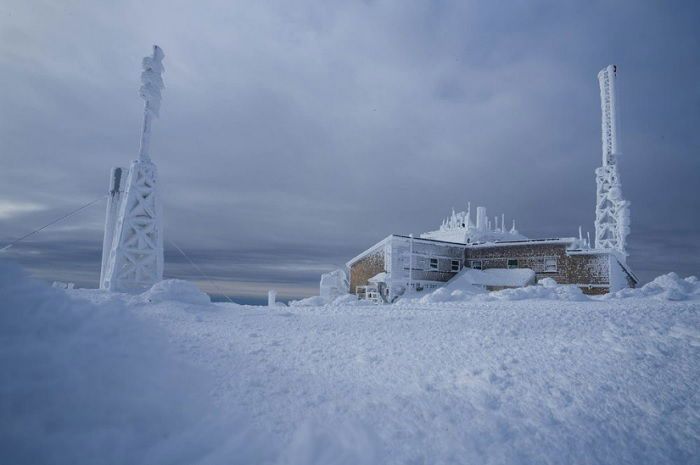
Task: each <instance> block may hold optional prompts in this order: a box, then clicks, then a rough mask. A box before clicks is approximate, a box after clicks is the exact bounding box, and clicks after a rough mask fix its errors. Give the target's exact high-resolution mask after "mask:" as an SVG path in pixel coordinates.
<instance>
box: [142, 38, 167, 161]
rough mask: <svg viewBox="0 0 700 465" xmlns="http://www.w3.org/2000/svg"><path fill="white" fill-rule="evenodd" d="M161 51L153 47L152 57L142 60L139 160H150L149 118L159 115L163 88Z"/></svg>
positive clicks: (163, 55) (155, 46)
mask: <svg viewBox="0 0 700 465" xmlns="http://www.w3.org/2000/svg"><path fill="white" fill-rule="evenodd" d="M164 57H165V54H164V53H163V49H162V48H160V47H159V46H157V45H154V46H153V55H151V56H149V57H145V58H144V59H143V72H142V73H141V84H142V85H141V89H139V94H140V95H141V97H142V98H143V99H144V101H145V104H144V108H143V130H142V131H141V149H140V150H139V160H150V156H149V153H148V151H149V149H150V145H151V118H152V117H153V116H155V117H158V116H159V113H160V91H161V89H163V88H164V87H165V85H164V84H163V78H162V76H161V74H162V73H163V71H164V68H163V58H164Z"/></svg>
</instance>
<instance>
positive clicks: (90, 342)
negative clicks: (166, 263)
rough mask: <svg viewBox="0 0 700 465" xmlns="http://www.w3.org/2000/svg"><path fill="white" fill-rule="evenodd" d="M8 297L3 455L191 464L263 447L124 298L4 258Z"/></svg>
mask: <svg viewBox="0 0 700 465" xmlns="http://www.w3.org/2000/svg"><path fill="white" fill-rule="evenodd" d="M171 284H172V283H171ZM165 287H169V286H168V285H167V284H166V285H165ZM169 288H171V287H169ZM179 295H182V294H179ZM0 303H1V308H0V341H1V342H2V350H1V351H0V371H1V372H2V384H1V385H0V398H1V399H2V401H1V402H0V456H1V457H2V461H3V463H7V464H13V465H19V464H40V463H52V464H82V463H85V464H88V463H89V464H123V463H132V464H142V463H143V464H161V463H162V464H166V463H167V464H171V463H183V464H184V463H194V462H197V461H199V460H202V459H203V458H205V457H206V456H207V455H208V454H210V453H213V452H214V451H216V450H217V449H220V448H222V447H224V446H226V445H229V446H231V447H233V446H235V447H241V455H240V457H248V458H251V459H256V460H257V459H258V458H261V457H262V456H263V455H264V454H260V452H261V451H262V450H264V449H262V448H261V449H260V450H258V451H255V452H254V453H255V457H253V456H252V454H253V452H251V451H250V449H249V448H248V447H243V444H242V442H248V441H250V439H249V438H245V437H244V436H245V435H244V434H243V433H242V431H245V429H244V428H242V427H241V426H240V425H238V424H236V423H235V421H234V420H229V419H227V420H226V421H227V423H226V425H225V426H226V427H225V428H223V427H222V426H223V423H222V419H221V418H216V415H213V414H214V412H215V409H214V408H213V406H212V404H211V401H210V397H209V396H208V391H209V388H210V386H209V385H208V383H207V382H206V381H204V379H205V376H204V375H205V373H204V372H203V371H200V370H196V369H194V368H193V367H192V366H190V365H188V364H183V363H182V362H177V361H176V360H175V359H174V358H173V356H172V355H173V353H172V350H170V348H169V346H168V344H167V338H166V335H165V334H164V333H163V332H162V330H160V329H159V328H158V327H157V326H155V325H154V324H153V323H152V322H149V321H144V320H142V319H139V318H137V317H136V316H135V315H134V314H133V313H132V311H130V309H129V308H128V307H126V306H124V305H123V304H122V303H121V302H120V301H119V300H114V299H113V300H110V301H106V302H104V303H103V304H102V305H99V306H97V305H93V304H91V303H89V302H87V301H84V300H77V299H71V298H70V297H69V296H68V295H67V294H66V293H65V291H63V290H60V289H54V288H51V287H48V286H47V285H46V284H45V283H43V282H39V281H33V280H30V279H28V278H27V277H26V276H25V274H24V272H23V271H22V270H20V269H19V268H18V267H16V266H13V265H9V264H7V263H3V262H0ZM229 414H231V415H232V418H235V417H236V416H238V415H239V413H237V412H229Z"/></svg>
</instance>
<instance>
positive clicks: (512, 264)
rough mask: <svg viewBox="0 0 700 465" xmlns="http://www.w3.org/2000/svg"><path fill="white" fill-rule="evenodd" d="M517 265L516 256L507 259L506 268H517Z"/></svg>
mask: <svg viewBox="0 0 700 465" xmlns="http://www.w3.org/2000/svg"><path fill="white" fill-rule="evenodd" d="M517 267H518V260H517V259H516V258H509V259H508V268H517Z"/></svg>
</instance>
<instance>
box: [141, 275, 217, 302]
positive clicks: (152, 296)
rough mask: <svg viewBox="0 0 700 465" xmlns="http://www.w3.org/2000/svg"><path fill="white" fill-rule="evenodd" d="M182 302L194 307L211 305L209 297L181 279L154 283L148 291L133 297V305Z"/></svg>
mask: <svg viewBox="0 0 700 465" xmlns="http://www.w3.org/2000/svg"><path fill="white" fill-rule="evenodd" d="M168 301H175V302H182V303H186V304H194V305H207V304H209V303H211V300H210V299H209V296H208V295H207V294H206V293H204V292H202V291H200V290H199V288H198V287H197V286H195V285H194V284H192V283H190V282H189V281H183V280H181V279H166V280H163V281H161V282H159V283H156V284H154V285H153V287H151V288H150V289H149V290H148V291H146V292H144V293H143V294H140V295H138V296H135V297H134V303H159V302H168Z"/></svg>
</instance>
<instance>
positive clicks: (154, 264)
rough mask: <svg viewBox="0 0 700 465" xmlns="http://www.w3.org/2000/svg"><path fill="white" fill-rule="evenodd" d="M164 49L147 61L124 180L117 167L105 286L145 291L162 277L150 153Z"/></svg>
mask: <svg viewBox="0 0 700 465" xmlns="http://www.w3.org/2000/svg"><path fill="white" fill-rule="evenodd" d="M164 56H165V55H164V54H163V50H162V49H161V48H160V47H158V46H157V45H154V46H153V55H152V56H149V57H146V58H144V59H143V72H142V73H141V82H142V86H141V91H140V94H141V97H143V99H144V100H145V101H146V104H145V108H144V115H143V131H142V134H141V149H140V152H139V158H138V159H137V160H135V161H133V162H132V163H131V166H130V167H129V174H128V176H127V178H126V180H125V181H124V180H123V179H122V178H121V176H122V173H124V172H125V170H124V169H123V168H115V169H113V170H112V180H111V184H110V196H109V202H108V205H107V218H106V221H105V237H104V244H103V249H102V254H103V257H102V273H101V277H100V288H102V289H109V290H111V291H118V292H140V291H143V290H145V289H148V288H150V287H151V286H152V285H153V284H155V283H157V282H158V281H161V280H162V279H163V228H162V226H161V206H160V199H159V198H158V185H157V170H156V165H154V164H153V162H151V157H150V155H149V153H148V151H149V145H150V139H151V119H152V118H153V117H157V116H158V112H159V109H160V91H161V89H163V87H164V86H163V79H162V77H161V74H162V73H163V70H164V69H163V63H162V61H163V57H164ZM105 254H107V255H106V256H105Z"/></svg>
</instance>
